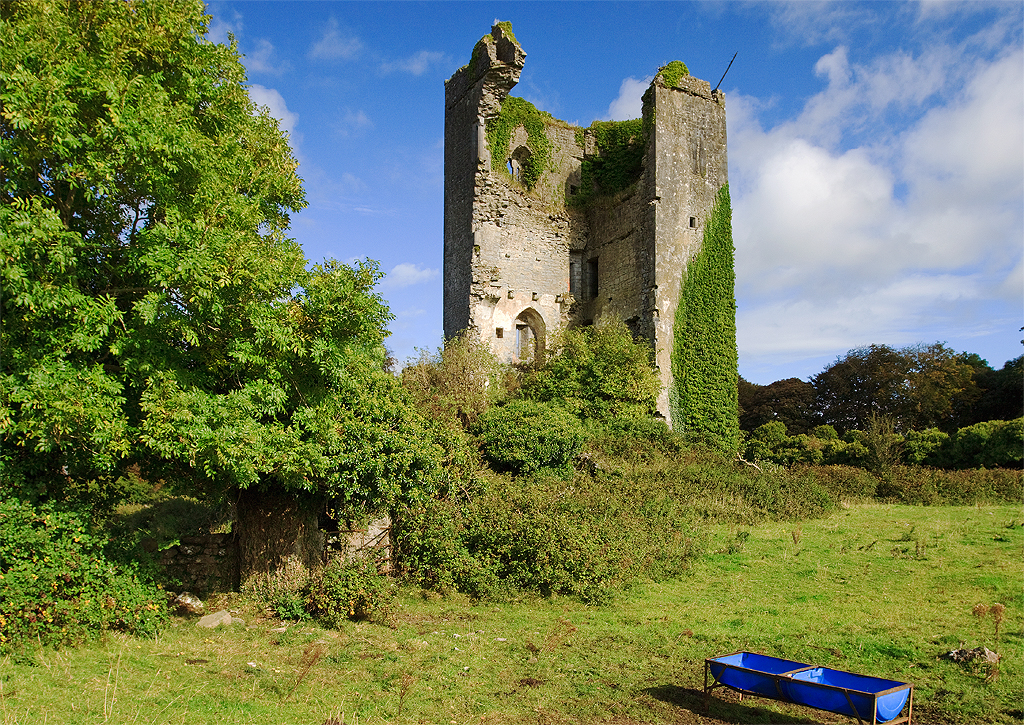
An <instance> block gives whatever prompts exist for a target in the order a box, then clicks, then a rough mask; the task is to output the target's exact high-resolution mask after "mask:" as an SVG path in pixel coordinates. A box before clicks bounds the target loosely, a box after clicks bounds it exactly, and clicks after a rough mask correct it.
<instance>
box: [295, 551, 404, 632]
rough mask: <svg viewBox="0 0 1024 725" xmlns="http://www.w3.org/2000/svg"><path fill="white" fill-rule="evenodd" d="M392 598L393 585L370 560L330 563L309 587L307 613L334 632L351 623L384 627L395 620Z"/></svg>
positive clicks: (334, 561)
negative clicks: (365, 621)
mask: <svg viewBox="0 0 1024 725" xmlns="http://www.w3.org/2000/svg"><path fill="white" fill-rule="evenodd" d="M394 597H395V588H394V584H392V582H391V580H389V579H388V578H387V577H386V576H384V575H383V574H381V573H380V572H378V570H377V564H376V562H374V561H373V560H372V559H355V560H352V561H347V562H345V561H341V560H337V559H332V560H330V561H328V563H327V564H326V565H325V566H324V568H323V569H322V570H321V571H320V572H319V574H318V575H317V577H316V578H315V579H314V580H313V582H312V583H311V584H310V586H309V593H308V594H307V596H306V611H307V612H309V613H310V614H311V615H313V617H314V618H316V620H317V621H318V622H320V623H321V624H322V625H324V626H325V627H331V628H333V629H338V628H340V627H341V626H342V624H344V623H345V622H346V621H347V620H350V619H356V620H359V619H368V620H370V621H373V622H376V623H378V624H386V623H388V622H390V620H391V619H392V617H393V616H394V610H393V606H392V602H393V600H394Z"/></svg>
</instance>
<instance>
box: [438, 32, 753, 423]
mask: <svg viewBox="0 0 1024 725" xmlns="http://www.w3.org/2000/svg"><path fill="white" fill-rule="evenodd" d="M525 59H526V54H525V53H524V52H523V50H522V48H521V46H520V45H519V43H518V41H517V40H516V38H515V36H514V35H513V34H512V27H511V24H510V23H507V22H503V23H497V24H495V25H494V26H493V27H492V28H491V32H490V34H489V35H485V36H484V37H483V38H482V39H481V40H480V42H478V43H477V45H476V47H475V48H474V49H473V55H472V59H471V60H470V62H469V64H468V65H466V66H463V67H462V68H460V69H459V70H458V71H456V72H455V74H454V75H453V76H452V77H451V78H450V79H448V81H447V82H446V83H445V220H444V330H445V335H446V336H448V337H450V336H453V335H456V334H458V333H460V332H461V331H463V330H467V329H468V330H471V331H472V334H475V335H479V336H480V337H481V338H482V339H483V340H486V341H488V342H489V343H490V344H491V345H492V347H493V349H494V350H495V351H496V352H497V353H498V354H499V355H501V356H502V357H504V358H506V359H511V360H515V359H523V358H526V357H529V356H532V355H535V354H542V353H543V348H544V346H545V344H546V342H547V339H548V337H549V336H550V335H552V334H553V333H554V332H555V331H556V330H558V329H559V328H560V327H562V326H566V325H586V324H601V323H602V322H603V321H606V320H609V319H615V320H621V321H623V322H625V323H626V324H627V325H628V326H629V328H630V329H631V330H632V331H633V333H634V335H636V336H638V337H642V338H645V339H647V340H649V341H650V343H651V344H652V346H653V348H654V351H655V363H656V365H657V366H658V369H659V370H660V374H661V379H662V383H663V390H662V394H661V397H660V399H659V405H658V408H659V411H660V412H661V413H662V414H663V415H664V416H665V417H666V418H667V419H669V420H670V421H672V420H673V418H676V419H679V420H675V421H674V427H676V428H679V427H680V426H684V427H696V428H700V427H701V423H700V421H699V420H696V419H694V420H691V418H692V415H691V413H689V412H687V411H688V410H689V408H692V407H693V405H694V404H696V403H695V402H694V401H695V400H697V399H700V400H702V401H703V402H702V403H700V405H715V406H717V407H721V405H725V406H726V407H728V405H729V403H728V401H727V400H726V402H725V403H722V404H719V403H717V402H715V403H712V400H711V398H714V397H715V396H714V395H712V396H711V397H710V398H709V397H708V396H707V395H706V394H705V393H706V391H700V392H699V393H696V398H695V397H694V396H695V393H694V391H693V390H691V388H692V387H693V386H690V387H685V386H681V383H682V382H683V380H682V379H683V378H686V379H687V380H690V379H691V378H693V377H694V375H700V376H706V375H707V372H706V371H703V372H702V371H698V370H696V369H695V367H696V368H701V367H707V366H713V367H715V368H716V369H719V372H721V373H722V375H723V376H724V377H723V379H722V380H719V381H718V384H719V385H720V387H722V388H723V390H722V391H720V392H721V393H722V395H725V396H726V398H728V396H729V395H731V401H732V402H731V408H732V411H731V416H732V418H733V419H735V417H736V402H735V401H736V342H735V303H734V298H733V292H732V289H733V285H732V279H733V277H732V274H733V270H732V240H731V234H730V235H727V236H728V239H724V240H720V243H719V244H717V245H705V243H704V240H705V233H706V231H707V230H708V229H709V228H712V227H713V228H716V229H717V228H721V224H719V225H718V226H717V227H716V226H715V225H714V223H713V222H714V220H713V218H712V217H713V215H712V210H713V209H716V199H719V198H720V197H723V196H724V198H725V200H726V204H725V207H724V210H723V208H722V205H721V203H719V205H718V207H717V211H716V213H717V214H718V215H719V217H721V214H722V213H723V211H724V213H726V214H727V213H728V203H727V200H728V191H727V182H728V164H727V156H726V129H725V98H724V95H723V94H722V93H721V92H719V91H712V90H711V87H710V84H708V83H707V82H706V81H702V80H699V79H697V78H693V77H691V76H690V75H689V73H688V71H687V69H686V66H685V65H683V63H681V62H679V61H675V62H673V63H670V64H669V65H667V66H665V67H664V68H662V69H660V70H659V71H658V73H657V75H656V76H655V78H654V80H653V81H652V83H651V86H650V88H649V89H648V91H647V93H646V94H645V96H644V105H643V118H642V119H637V120H635V121H624V122H619V123H617V122H595V123H594V124H592V125H591V126H590V127H588V128H578V127H575V126H572V125H570V124H568V123H565V122H563V121H559V120H557V119H555V118H553V117H552V116H551V115H550V114H547V113H544V112H542V111H538V110H537V109H536V108H534V107H533V106H532V105H531V104H529V103H528V102H526V101H524V100H522V99H520V98H516V97H514V96H510V95H509V92H510V91H511V90H512V88H513V86H515V84H516V83H517V82H518V80H519V74H520V72H521V70H522V68H523V64H524V62H525ZM725 228H726V230H728V223H727V224H726V227H725ZM706 246H708V247H709V249H708V250H705V247H706ZM710 247H714V249H710ZM726 247H727V249H726ZM716 249H717V251H715V250H716ZM709 252H710V254H709ZM700 260H704V261H703V262H700ZM698 262H700V264H698V265H697V266H700V267H701V269H704V268H707V269H708V270H709V274H710V276H711V277H712V278H714V279H716V280H718V281H719V282H720V283H721V284H718V285H717V286H715V285H712V287H714V289H715V292H714V294H716V295H718V297H721V299H711V300H703V299H698V298H697V295H696V292H695V291H694V290H695V289H696V288H698V287H699V288H700V289H701V290H703V292H705V293H706V292H708V290H709V289H710V287H709V286H708V284H706V283H705V282H702V283H701V284H699V285H695V284H694V282H693V280H692V279H691V280H688V279H687V277H688V274H687V270H688V269H690V268H691V267H693V265H694V264H696V263H698ZM705 276H707V275H705ZM702 279H703V278H702ZM687 282H689V284H688V285H687V284H685V283H687ZM726 287H727V292H726V291H725V289H726ZM688 290H689V291H688ZM681 299H685V302H684V304H683V306H682V313H683V316H682V318H680V319H681V320H682V322H681V324H680V323H677V317H678V316H679V315H678V313H679V311H680V300H681ZM691 318H693V320H691ZM697 318H700V319H703V320H705V322H701V323H696V322H695V321H694V320H696V319H697ZM677 325H678V327H679V331H680V332H681V333H683V332H684V331H685V333H684V334H685V335H686V336H688V339H678V340H677V337H679V336H677V335H676V334H675V333H676V328H677ZM711 328H714V329H711ZM677 343H678V344H677ZM723 350H724V351H725V352H724V357H723V355H722V354H721V353H722V352H723ZM697 358H701V360H703V362H701V361H698V359H697ZM683 359H686V360H687V361H688V362H687V363H686V365H687V368H686V369H687V370H691V371H692V372H693V375H690V374H688V373H685V372H684V371H683V369H682V368H681V367H680V364H679V363H680V362H681V361H682V360H683ZM729 359H731V363H730V362H729ZM673 360H675V361H676V363H677V364H676V365H675V366H674V365H673ZM673 367H675V369H676V377H677V378H680V380H678V381H677V380H676V379H675V378H674V377H673ZM723 368H724V369H723ZM712 377H713V378H718V377H719V376H718V375H717V374H716V375H713V376H712ZM728 380H731V393H730V392H729V391H728V390H727V388H729V385H730V384H729V383H728ZM697 387H699V386H697ZM712 392H714V391H712ZM724 414H725V415H726V417H728V416H729V415H730V413H728V411H725V413H724ZM698 417H699V416H698ZM736 429H737V430H738V426H737V427H736ZM726 438H728V435H727V436H726Z"/></svg>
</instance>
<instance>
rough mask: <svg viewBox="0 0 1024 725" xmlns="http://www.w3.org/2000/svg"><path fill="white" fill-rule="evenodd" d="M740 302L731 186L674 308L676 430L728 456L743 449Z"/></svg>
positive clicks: (707, 226)
mask: <svg viewBox="0 0 1024 725" xmlns="http://www.w3.org/2000/svg"><path fill="white" fill-rule="evenodd" d="M736 385H737V354H736V296H735V272H734V269H733V244H732V207H731V204H730V200H729V185H728V184H726V185H724V186H723V187H722V188H721V189H719V190H718V195H717V197H716V199H715V205H714V207H713V208H712V210H711V214H710V216H709V217H708V219H707V221H706V224H705V229H704V241H703V244H702V245H701V249H700V252H698V253H697V255H696V256H695V257H693V259H691V260H690V263H689V265H688V266H687V268H686V273H685V275H684V277H683V284H682V290H681V293H680V296H679V306H678V307H677V308H676V317H675V330H674V340H673V348H672V389H671V390H670V391H669V404H670V406H671V411H672V426H673V428H675V429H676V430H677V431H680V432H682V433H684V434H686V435H688V436H692V437H693V438H695V439H703V440H705V441H706V442H708V443H710V444H712V445H716V446H718V447H720V448H723V449H725V450H735V449H736V447H737V446H738V445H739V429H740V427H739V414H738V408H737V396H736Z"/></svg>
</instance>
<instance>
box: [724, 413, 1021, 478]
mask: <svg viewBox="0 0 1024 725" xmlns="http://www.w3.org/2000/svg"><path fill="white" fill-rule="evenodd" d="M744 456H745V457H746V458H747V459H748V460H752V461H764V462H771V463H778V464H780V465H792V464H794V463H805V464H818V463H821V464H825V465H845V466H861V467H863V468H867V469H869V470H871V471H873V472H875V473H878V474H880V475H882V474H886V472H887V471H888V470H889V469H891V468H893V467H894V466H899V465H900V464H903V465H927V466H933V467H936V468H946V469H968V468H1016V469H1019V468H1020V467H1021V461H1022V457H1024V418H1018V419H1016V420H990V421H987V422H985V423H977V424H975V425H972V426H968V427H966V428H960V429H959V430H958V431H956V432H955V433H954V434H953V435H947V434H946V433H943V432H942V431H940V430H938V429H937V428H928V429H926V430H923V431H915V430H911V431H907V433H906V434H905V435H900V434H898V433H896V432H895V431H894V430H893V429H892V425H891V419H886V418H884V417H881V416H878V417H875V418H872V419H871V421H869V425H868V429H867V430H864V431H861V430H850V431H847V432H846V434H844V435H843V437H842V439H839V438H837V437H836V436H835V430H834V429H833V428H832V427H831V426H819V427H817V428H815V429H813V431H812V434H811V435H799V436H789V435H786V427H785V425H784V424H783V423H782V422H781V421H772V422H770V423H765V424H764V425H762V426H760V427H758V428H757V429H756V430H754V431H753V433H751V434H750V436H749V438H748V439H747V441H746V444H745V446H744Z"/></svg>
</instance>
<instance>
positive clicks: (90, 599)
mask: <svg viewBox="0 0 1024 725" xmlns="http://www.w3.org/2000/svg"><path fill="white" fill-rule="evenodd" d="M106 543H107V542H106V540H105V539H104V538H103V537H102V536H100V535H97V534H96V533H95V532H94V531H93V530H92V529H91V527H90V526H89V524H88V523H87V522H86V521H83V520H82V519H81V518H79V517H78V516H76V515H75V514H73V513H69V512H63V511H57V510H54V509H53V508H51V507H49V506H41V507H39V508H36V507H34V506H32V505H31V504H28V503H22V502H19V501H17V500H16V499H8V500H6V501H2V500H0V593H2V595H0V651H8V652H9V651H10V650H11V649H12V648H17V647H20V646H22V645H23V644H24V643H25V642H41V643H45V644H49V645H63V644H78V643H81V642H84V641H85V640H87V639H89V638H90V637H94V636H96V635H97V634H99V633H101V632H105V631H108V630H116V631H122V632H128V633H131V634H141V635H145V634H152V633H153V632H154V631H155V630H156V628H157V626H158V625H159V624H160V623H161V622H163V621H164V619H165V618H166V614H167V612H166V604H165V597H164V595H163V592H160V591H158V590H157V588H156V587H155V586H153V584H152V583H151V582H148V581H146V580H144V579H142V578H140V576H139V575H138V573H137V572H136V571H135V570H134V568H133V567H131V566H130V565H125V564H123V563H120V562H119V563H115V562H114V561H112V560H110V559H109V558H108V557H107V555H106V553H105V552H104V545H105V544H106Z"/></svg>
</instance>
